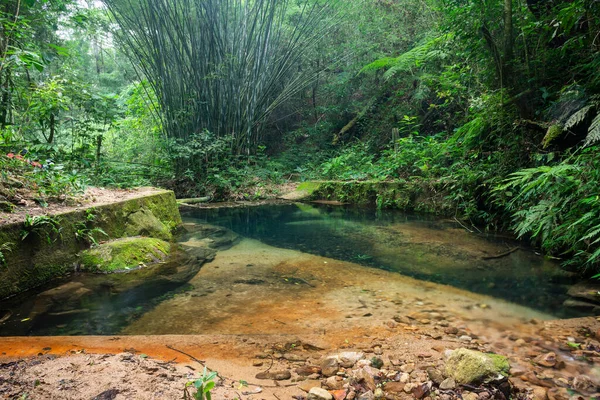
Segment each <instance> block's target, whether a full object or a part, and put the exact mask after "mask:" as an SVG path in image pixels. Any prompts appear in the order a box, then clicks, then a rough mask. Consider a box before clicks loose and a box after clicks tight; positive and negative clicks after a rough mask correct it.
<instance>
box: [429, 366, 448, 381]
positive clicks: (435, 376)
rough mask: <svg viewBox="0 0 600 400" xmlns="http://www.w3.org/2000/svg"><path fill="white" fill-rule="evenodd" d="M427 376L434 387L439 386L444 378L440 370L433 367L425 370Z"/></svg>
mask: <svg viewBox="0 0 600 400" xmlns="http://www.w3.org/2000/svg"><path fill="white" fill-rule="evenodd" d="M427 376H429V379H431V380H432V381H433V383H435V384H436V385H439V384H440V383H442V381H443V380H444V376H443V375H442V373H441V372H440V370H438V369H436V368H433V367H429V368H427Z"/></svg>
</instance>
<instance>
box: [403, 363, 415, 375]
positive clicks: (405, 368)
mask: <svg viewBox="0 0 600 400" xmlns="http://www.w3.org/2000/svg"><path fill="white" fill-rule="evenodd" d="M414 370H415V364H413V363H410V364H404V365H403V366H401V367H400V371H402V372H406V373H409V374H410V373H411V372H413V371H414Z"/></svg>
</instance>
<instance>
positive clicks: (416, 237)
mask: <svg viewBox="0 0 600 400" xmlns="http://www.w3.org/2000/svg"><path fill="white" fill-rule="evenodd" d="M182 215H183V218H184V221H187V222H197V223H209V224H214V225H218V226H222V227H226V228H228V229H231V230H233V231H234V232H236V233H238V234H240V235H241V236H244V237H248V238H253V239H257V240H260V241H262V242H264V243H267V244H269V245H271V246H275V247H281V248H287V249H294V250H299V251H303V252H306V253H310V254H315V255H320V256H325V257H331V258H335V259H340V260H344V261H351V262H355V263H358V264H362V265H365V266H369V267H373V268H381V269H384V270H389V271H394V272H398V273H401V274H404V275H408V276H411V277H414V278H418V279H422V280H427V281H432V282H436V283H441V284H447V285H451V286H455V287H458V288H462V289H466V290H469V291H472V292H476V293H482V294H486V295H490V296H494V297H497V298H502V299H505V300H508V301H511V302H514V303H518V304H520V305H524V306H528V307H531V308H533V309H537V310H540V311H543V312H546V313H549V314H552V315H556V316H558V317H570V316H579V315H580V313H579V312H577V311H575V310H572V309H568V308H565V307H563V306H562V303H563V301H564V300H565V299H566V298H567V296H566V292H567V290H568V284H569V283H572V278H570V276H569V275H568V274H566V273H564V272H563V271H561V270H560V268H559V266H558V264H556V263H554V262H552V261H549V260H546V259H545V258H544V257H541V256H539V255H536V254H535V253H534V252H533V251H532V250H530V249H527V248H523V250H517V251H515V252H513V253H511V254H510V255H508V256H505V257H501V258H498V259H489V260H487V259H483V256H495V255H498V254H502V253H505V252H507V251H508V250H510V249H514V248H515V247H523V244H521V243H518V242H516V241H514V240H512V239H508V238H503V237H498V236H489V235H488V236H486V235H482V234H477V233H469V232H467V231H465V230H464V228H462V227H460V226H459V225H458V224H457V223H456V222H454V221H444V220H440V219H435V218H430V217H423V216H416V215H409V214H405V213H402V212H397V211H393V210H390V211H377V210H372V209H360V208H353V207H341V206H327V205H278V206H273V205H269V206H259V207H240V208H218V209H196V210H193V211H187V212H185V213H183V214H182ZM407 231H408V232H409V234H408V235H407V234H406V232H407ZM432 236H433V237H434V238H433V240H432V239H431V237H432ZM484 250H487V251H488V252H487V253H485V252H484Z"/></svg>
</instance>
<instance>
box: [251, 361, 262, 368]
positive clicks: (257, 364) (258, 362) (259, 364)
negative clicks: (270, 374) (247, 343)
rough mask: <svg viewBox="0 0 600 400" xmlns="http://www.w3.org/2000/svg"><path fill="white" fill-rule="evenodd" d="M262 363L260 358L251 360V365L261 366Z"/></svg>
mask: <svg viewBox="0 0 600 400" xmlns="http://www.w3.org/2000/svg"><path fill="white" fill-rule="evenodd" d="M262 365H263V362H262V361H260V360H253V361H252V366H253V367H261V366H262Z"/></svg>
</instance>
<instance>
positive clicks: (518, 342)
mask: <svg viewBox="0 0 600 400" xmlns="http://www.w3.org/2000/svg"><path fill="white" fill-rule="evenodd" d="M526 343H527V342H525V339H517V340H515V345H516V346H518V347H523V346H525V344H526Z"/></svg>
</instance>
